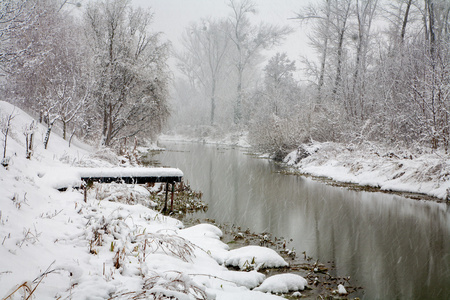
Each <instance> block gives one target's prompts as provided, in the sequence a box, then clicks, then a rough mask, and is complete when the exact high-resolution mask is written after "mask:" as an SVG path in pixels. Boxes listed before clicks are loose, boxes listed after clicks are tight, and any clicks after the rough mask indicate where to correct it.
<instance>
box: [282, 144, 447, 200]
mask: <svg viewBox="0 0 450 300" xmlns="http://www.w3.org/2000/svg"><path fill="white" fill-rule="evenodd" d="M305 152H306V153H307V155H308V156H307V157H305V155H304V153H305ZM284 162H285V163H287V164H288V165H291V166H293V167H295V168H297V169H298V170H299V171H300V172H302V173H305V174H310V175H313V176H319V177H327V178H330V179H332V180H335V181H339V182H347V183H354V184H359V185H365V186H371V187H377V188H380V189H381V190H386V191H397V192H413V193H421V194H426V195H429V196H433V197H437V198H440V199H444V200H445V199H447V197H448V195H449V192H450V160H449V158H448V156H447V155H446V154H445V153H439V152H438V151H430V150H426V149H417V150H416V151H415V154H412V153H410V152H409V151H405V150H401V149H400V150H399V149H390V148H383V147H381V146H375V145H372V144H369V143H368V144H363V145H358V146H354V145H343V144H338V143H331V142H327V143H317V142H314V143H312V144H307V145H301V146H300V147H299V149H298V150H295V151H293V152H291V153H290V154H288V155H287V156H286V158H285V159H284Z"/></svg>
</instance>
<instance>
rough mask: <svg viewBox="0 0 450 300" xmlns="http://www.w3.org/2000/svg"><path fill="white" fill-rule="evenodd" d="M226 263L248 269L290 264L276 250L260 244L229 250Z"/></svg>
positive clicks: (278, 266)
mask: <svg viewBox="0 0 450 300" xmlns="http://www.w3.org/2000/svg"><path fill="white" fill-rule="evenodd" d="M225 265H226V266H233V267H239V268H240V269H241V270H246V269H252V268H255V269H259V268H280V267H286V266H288V263H287V262H286V261H285V260H284V259H283V258H282V257H281V256H280V255H279V254H278V253H277V252H276V251H275V250H272V249H270V248H265V247H259V246H246V247H242V248H239V249H234V250H231V251H229V253H228V257H227V259H226V260H225Z"/></svg>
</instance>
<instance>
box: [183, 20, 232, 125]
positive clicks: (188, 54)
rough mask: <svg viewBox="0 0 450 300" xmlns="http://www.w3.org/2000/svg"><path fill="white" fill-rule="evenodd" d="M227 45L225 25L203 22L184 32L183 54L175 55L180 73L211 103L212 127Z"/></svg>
mask: <svg viewBox="0 0 450 300" xmlns="http://www.w3.org/2000/svg"><path fill="white" fill-rule="evenodd" d="M229 42H230V40H229V24H228V22H226V21H223V20H219V21H213V20H209V19H204V20H202V21H201V22H200V23H194V24H192V25H190V26H189V27H188V28H186V31H185V33H184V35H183V46H184V52H183V53H182V54H180V55H178V56H179V64H178V66H179V68H180V70H181V71H182V72H183V73H184V74H185V75H186V76H187V77H188V78H190V81H191V82H192V83H193V85H200V87H201V88H203V89H204V90H205V93H206V95H207V97H209V99H210V102H211V113H210V124H211V125H214V122H215V114H216V113H215V111H216V105H217V90H218V85H219V84H220V80H225V78H226V73H227V70H226V68H227V64H226V63H227V58H228V57H227V54H228V51H229V44H230V43H229Z"/></svg>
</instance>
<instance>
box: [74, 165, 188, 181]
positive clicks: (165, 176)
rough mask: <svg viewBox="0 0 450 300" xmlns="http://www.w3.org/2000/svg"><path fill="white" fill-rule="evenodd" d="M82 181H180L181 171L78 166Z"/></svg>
mask: <svg viewBox="0 0 450 300" xmlns="http://www.w3.org/2000/svg"><path fill="white" fill-rule="evenodd" d="M78 173H79V174H80V178H81V180H82V181H84V182H100V183H111V182H118V183H128V184H146V183H155V182H166V183H173V182H181V179H182V178H183V172H181V170H179V169H176V168H80V169H78Z"/></svg>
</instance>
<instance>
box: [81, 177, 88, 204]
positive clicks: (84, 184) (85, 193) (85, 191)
mask: <svg viewBox="0 0 450 300" xmlns="http://www.w3.org/2000/svg"><path fill="white" fill-rule="evenodd" d="M81 185H82V187H83V188H84V203H86V202H87V182H86V181H83V183H82V184H81Z"/></svg>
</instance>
